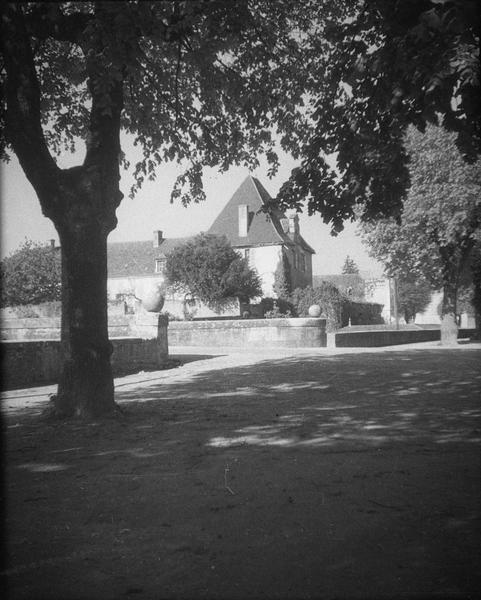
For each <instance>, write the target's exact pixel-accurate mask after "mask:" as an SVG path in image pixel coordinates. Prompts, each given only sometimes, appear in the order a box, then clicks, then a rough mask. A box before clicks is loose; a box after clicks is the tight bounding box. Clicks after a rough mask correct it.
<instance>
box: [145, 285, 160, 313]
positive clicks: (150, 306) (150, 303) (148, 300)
mask: <svg viewBox="0 0 481 600" xmlns="http://www.w3.org/2000/svg"><path fill="white" fill-rule="evenodd" d="M141 300H142V306H143V307H144V308H145V310H146V311H147V312H155V313H159V312H160V311H161V310H162V307H163V306H164V301H165V298H164V294H163V293H162V291H161V288H160V287H159V286H155V287H153V288H151V289H150V290H148V291H147V292H146V293H145V294H144V295H143V296H142V298H141Z"/></svg>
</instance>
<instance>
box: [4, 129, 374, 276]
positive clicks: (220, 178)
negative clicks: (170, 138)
mask: <svg viewBox="0 0 481 600" xmlns="http://www.w3.org/2000/svg"><path fill="white" fill-rule="evenodd" d="M123 148H124V151H125V152H126V155H127V158H129V160H130V161H131V164H133V163H134V160H135V153H136V149H135V148H133V147H132V146H131V145H130V144H129V143H128V141H126V140H123ZM82 160H83V157H82V155H81V153H77V155H75V156H72V155H64V156H60V157H58V158H57V161H58V164H59V165H60V166H61V167H69V166H73V165H75V164H81V162H82ZM294 166H295V163H294V162H293V161H292V159H291V158H290V157H288V156H283V157H282V158H281V167H280V169H279V172H278V174H277V176H276V177H275V178H273V179H269V178H268V177H267V166H266V165H265V164H262V165H261V167H260V168H259V169H257V170H256V171H255V172H253V173H252V175H253V176H254V177H257V178H258V179H259V180H260V182H261V183H262V184H263V185H264V187H265V188H266V190H267V191H268V192H269V193H270V194H271V196H275V194H276V193H277V191H278V189H279V188H280V186H281V185H282V183H283V182H284V181H285V180H286V179H287V177H288V176H289V173H290V171H291V169H292V168H293V167H294ZM180 172H181V167H180V166H179V165H177V164H169V163H167V164H165V165H162V166H160V167H159V168H158V172H157V180H156V181H155V182H150V181H148V182H145V183H144V185H143V187H142V189H141V191H140V192H139V193H138V194H137V196H136V197H135V199H134V200H131V199H130V198H129V197H128V192H129V189H130V185H131V183H132V179H131V176H130V175H129V173H128V172H124V173H123V174H122V179H121V183H120V187H121V190H122V192H123V193H124V196H125V197H124V199H123V201H122V203H121V205H120V207H119V208H118V209H117V218H118V225H117V229H115V230H114V231H113V232H112V233H111V234H110V236H109V241H131V240H147V239H151V238H152V232H153V231H154V230H155V229H160V230H162V231H163V234H164V237H167V238H168V237H184V236H189V235H195V234H196V233H199V232H201V231H206V230H207V229H208V228H209V227H210V225H211V224H212V222H213V221H214V219H215V217H216V216H217V215H218V213H219V212H220V210H221V209H222V208H223V206H224V205H225V204H226V203H227V202H228V200H229V199H230V198H231V196H232V195H233V193H234V192H235V191H236V189H237V187H238V186H239V185H240V184H241V183H242V181H243V180H244V179H245V178H246V177H247V175H248V174H249V172H248V170H247V169H246V168H243V167H234V168H231V169H230V170H229V171H228V172H227V173H223V174H220V173H218V172H216V171H214V170H212V169H209V170H206V171H205V178H204V189H205V192H206V196H207V200H206V201H205V202H203V203H200V204H192V205H190V206H189V207H187V208H184V207H183V206H182V205H181V204H180V203H176V204H171V203H170V192H171V190H172V187H173V185H174V182H175V179H176V177H177V175H178V174H179V173H180ZM1 209H2V210H1V233H2V238H1V256H2V258H3V257H5V256H7V255H8V254H10V253H11V252H12V251H14V250H15V249H16V248H18V246H19V245H21V244H22V243H23V242H24V240H25V238H28V239H31V240H33V241H36V242H40V243H47V242H48V240H50V239H55V240H56V242H57V243H58V236H57V233H56V231H55V228H54V226H53V224H52V222H51V221H50V220H49V219H47V218H46V217H44V216H43V215H42V212H41V209H40V204H39V201H38V199H37V197H36V194H35V192H34V190H33V188H32V186H31V185H30V183H29V182H28V180H27V179H26V177H25V175H24V174H23V171H22V169H21V167H20V166H19V164H18V161H17V160H16V158H15V157H14V156H13V157H12V159H11V161H10V162H9V163H7V164H2V165H1ZM300 227H301V234H302V235H303V237H304V239H305V240H306V241H307V242H308V244H310V245H311V246H312V247H313V248H314V250H315V251H316V254H315V255H314V257H313V271H314V275H323V274H324V275H327V274H335V273H340V272H341V269H342V265H343V263H344V260H345V258H346V256H347V255H349V256H351V258H353V259H354V260H355V261H356V263H357V265H358V267H359V268H360V270H361V271H369V272H371V273H373V274H374V275H380V274H381V273H382V267H381V266H380V265H379V264H378V263H376V262H374V261H373V259H371V258H370V257H369V256H368V254H367V251H366V249H365V247H364V246H363V244H362V243H361V240H360V239H359V238H358V237H357V236H356V233H355V230H356V227H355V225H353V224H349V223H348V224H346V228H345V231H344V232H342V233H341V234H339V235H338V236H337V237H332V236H331V235H330V228H329V227H328V226H326V225H324V224H323V223H322V220H321V217H320V216H318V215H315V216H311V217H309V216H308V215H307V214H301V215H300Z"/></svg>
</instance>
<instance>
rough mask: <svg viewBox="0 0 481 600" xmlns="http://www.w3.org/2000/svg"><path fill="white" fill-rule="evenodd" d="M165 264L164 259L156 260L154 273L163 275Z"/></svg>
mask: <svg viewBox="0 0 481 600" xmlns="http://www.w3.org/2000/svg"><path fill="white" fill-rule="evenodd" d="M166 262H167V261H166V259H165V258H156V259H155V272H156V273H157V274H158V275H163V274H164V273H165V265H166Z"/></svg>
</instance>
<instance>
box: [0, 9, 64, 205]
mask: <svg viewBox="0 0 481 600" xmlns="http://www.w3.org/2000/svg"><path fill="white" fill-rule="evenodd" d="M2 13H3V14H2V22H1V33H2V36H1V37H2V45H1V52H2V55H3V59H4V64H5V70H6V73H7V78H6V85H5V96H6V104H7V109H6V128H5V137H6V140H7V142H8V143H9V144H10V145H11V146H12V147H13V150H14V152H15V154H16V155H17V157H18V159H19V161H20V164H21V166H22V168H23V170H24V171H25V174H26V175H27V177H28V179H29V181H30V183H31V184H32V185H33V187H34V189H35V191H36V192H37V194H38V196H39V200H40V202H41V204H42V209H44V211H45V210H46V208H47V207H48V205H49V203H50V202H51V201H52V198H53V189H54V187H53V186H54V185H55V178H56V176H57V174H58V173H59V171H60V169H59V168H58V167H57V165H56V163H55V161H54V159H53V158H52V156H51V154H50V152H49V150H48V147H47V143H46V141H45V137H44V134H43V130H42V125H41V114H40V86H39V82H38V79H37V74H36V71H35V65H34V61H33V52H32V47H31V45H30V39H29V36H28V33H27V29H26V27H25V22H24V16H23V8H22V5H21V4H13V3H5V5H4V8H3V9H2ZM46 214H47V212H46Z"/></svg>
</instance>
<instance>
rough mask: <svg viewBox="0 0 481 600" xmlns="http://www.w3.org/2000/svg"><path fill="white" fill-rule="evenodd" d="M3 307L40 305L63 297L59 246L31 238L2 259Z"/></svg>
mask: <svg viewBox="0 0 481 600" xmlns="http://www.w3.org/2000/svg"><path fill="white" fill-rule="evenodd" d="M1 278H2V292H1V300H2V306H18V305H25V304H39V303H40V302H50V301H52V300H60V297H61V264H60V252H59V248H52V247H51V246H41V245H39V244H34V243H33V242H32V241H30V240H26V241H25V243H24V244H23V245H22V246H20V248H18V250H16V251H15V252H13V253H12V254H11V255H10V256H8V257H7V258H5V259H3V260H2V262H1Z"/></svg>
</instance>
